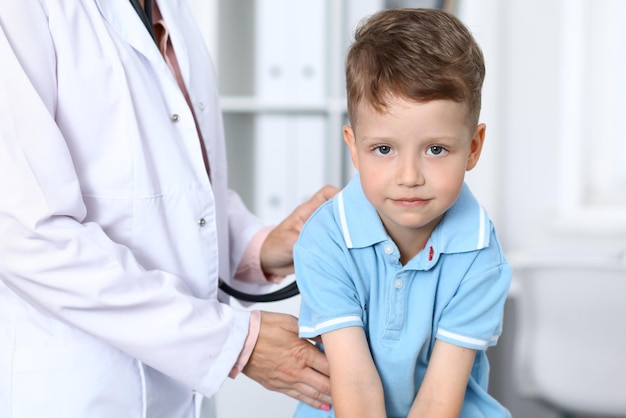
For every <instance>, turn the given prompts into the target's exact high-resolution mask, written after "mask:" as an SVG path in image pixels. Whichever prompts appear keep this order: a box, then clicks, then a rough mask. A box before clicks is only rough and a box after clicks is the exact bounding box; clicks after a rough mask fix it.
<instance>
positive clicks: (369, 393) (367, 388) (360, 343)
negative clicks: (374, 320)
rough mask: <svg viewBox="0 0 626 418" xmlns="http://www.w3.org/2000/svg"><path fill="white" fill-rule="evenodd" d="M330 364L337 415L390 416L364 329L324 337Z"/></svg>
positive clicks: (354, 328) (378, 417) (338, 417)
mask: <svg viewBox="0 0 626 418" xmlns="http://www.w3.org/2000/svg"><path fill="white" fill-rule="evenodd" d="M322 341H323V343H324V350H325V352H326V357H327V358H328V362H329V365H330V380H331V392H332V398H333V407H334V409H335V416H336V417H337V418H342V417H360V418H368V417H372V418H382V417H386V416H387V415H386V412H385V398H384V393H383V386H382V382H381V380H380V376H379V375H378V371H377V370H376V366H375V365H374V361H373V359H372V355H371V353H370V350H369V346H368V344H367V339H366V337H365V332H364V330H363V328H362V327H346V328H341V329H337V330H334V331H330V332H328V333H326V334H323V335H322Z"/></svg>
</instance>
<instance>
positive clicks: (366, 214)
mask: <svg viewBox="0 0 626 418" xmlns="http://www.w3.org/2000/svg"><path fill="white" fill-rule="evenodd" d="M484 73H485V69H484V62H483V56H482V52H481V50H480V48H479V47H478V45H477V44H476V42H475V40H474V39H473V38H472V35H471V34H470V33H469V31H468V30H467V28H466V27H465V26H464V25H463V24H462V23H461V22H460V21H459V20H458V19H457V18H455V17H454V16H452V15H450V14H448V13H445V12H443V11H439V10H429V9H390V10H384V11H381V12H379V13H377V14H375V15H373V16H372V17H371V18H370V19H369V20H368V21H367V22H365V23H364V25H362V26H361V27H360V28H359V29H358V30H357V32H356V35H355V41H354V43H353V45H352V46H351V48H350V51H349V52H348V57H347V63H346V83H347V96H348V113H349V117H350V123H351V126H346V127H344V132H343V134H344V140H345V142H346V144H347V145H348V148H349V150H350V154H351V157H352V163H353V164H354V167H355V168H356V170H357V171H358V175H356V176H355V178H354V179H353V180H352V181H351V182H350V183H349V184H348V185H347V186H346V187H345V189H344V190H342V191H341V192H340V193H339V194H338V195H337V196H336V197H335V198H334V199H333V200H332V201H330V202H327V203H326V204H324V205H323V206H322V207H320V209H319V210H318V211H317V212H316V213H315V214H314V215H313V216H312V217H311V219H310V220H309V221H308V223H307V224H306V225H305V227H304V228H303V230H302V232H301V235H300V238H299V241H298V242H297V244H296V247H295V249H294V251H295V253H294V254H295V262H296V277H297V280H298V285H299V287H300V290H301V292H302V307H301V313H300V336H301V337H304V338H313V337H317V336H321V338H322V342H323V349H324V351H325V352H326V356H327V358H328V361H329V364H330V375H331V393H332V398H333V404H334V406H333V410H332V411H330V412H325V411H322V410H314V409H313V408H310V407H309V406H307V405H304V404H300V405H299V406H298V409H297V410H296V416H297V417H305V416H306V417H332V416H337V417H359V418H363V417H376V418H380V417H386V416H389V417H407V416H408V417H437V418H443V417H459V416H460V417H468V418H469V417H471V418H474V417H490V418H491V417H510V414H509V412H508V411H507V410H506V409H505V408H504V407H503V406H501V405H500V404H499V403H498V402H497V401H496V400H495V399H493V398H492V397H491V396H490V395H489V394H488V393H487V383H488V374H489V365H488V362H487V358H486V355H485V351H486V349H487V347H489V346H492V345H494V344H495V343H496V341H497V338H498V336H499V335H500V332H501V325H502V313H503V306H504V302H505V299H506V295H507V291H508V288H509V285H510V280H511V270H510V267H509V265H508V264H507V262H506V260H505V259H504V257H503V255H502V250H501V248H500V245H499V243H498V240H497V238H496V235H495V232H494V227H493V225H492V224H491V222H490V221H489V219H488V218H487V214H486V212H485V211H484V209H482V207H481V206H480V204H479V203H478V202H477V201H476V199H475V198H474V196H473V195H472V194H471V192H470V190H469V189H468V187H467V185H465V184H464V175H465V171H468V170H471V169H472V168H474V166H475V165H476V163H477V162H478V159H479V157H480V153H481V150H482V146H483V141H484V137H485V125H484V124H478V116H479V113H480V104H481V88H482V83H483V79H484Z"/></svg>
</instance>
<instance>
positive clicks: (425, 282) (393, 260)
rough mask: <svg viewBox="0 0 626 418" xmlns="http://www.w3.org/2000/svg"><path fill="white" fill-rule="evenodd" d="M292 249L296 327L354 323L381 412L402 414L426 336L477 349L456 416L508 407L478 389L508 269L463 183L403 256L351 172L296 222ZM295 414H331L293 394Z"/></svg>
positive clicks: (483, 384) (492, 414)
mask: <svg viewBox="0 0 626 418" xmlns="http://www.w3.org/2000/svg"><path fill="white" fill-rule="evenodd" d="M294 259H295V266H296V279H297V282H298V287H299V288H300V292H301V294H302V305H301V309H300V319H299V327H300V336H301V337H304V338H311V337H316V336H319V335H321V334H324V333H326V332H328V331H332V330H335V329H339V328H344V327H350V326H358V327H363V328H364V330H365V333H366V335H367V338H368V342H369V346H370V350H371V353H372V357H373V359H374V363H375V364H376V368H377V369H378V373H379V375H380V377H381V380H382V384H383V388H384V391H385V407H386V410H387V416H388V417H390V418H393V417H402V418H405V417H406V416H407V414H408V412H409V409H410V408H411V405H412V403H413V400H414V399H415V396H416V394H417V391H418V389H419V387H420V385H421V383H422V380H423V379H424V374H425V373H426V367H427V365H428V361H429V358H430V355H431V352H432V349H433V345H434V342H435V339H436V338H438V339H441V340H444V341H447V342H449V343H451V344H456V345H459V346H463V347H467V348H471V349H474V350H477V351H476V359H475V362H474V366H473V368H472V373H471V376H470V379H469V382H468V385H467V390H466V394H465V401H464V403H463V409H462V412H461V417H464V418H476V417H489V418H496V417H498V418H499V417H510V416H511V415H510V413H509V412H508V411H507V410H506V409H505V408H504V407H503V406H501V405H500V404H499V403H498V402H497V401H496V400H495V399H493V398H492V397H491V396H490V395H489V394H488V393H487V384H488V378H489V364H488V362H487V357H486V354H485V351H486V349H487V347H489V346H492V345H495V344H496V342H497V340H498V337H499V336H500V333H501V329H502V314H503V308H504V302H505V299H506V296H507V292H508V289H509V285H510V282H511V269H510V267H509V265H508V264H507V262H506V260H505V259H504V256H503V254H502V249H501V248H500V244H499V243H498V240H497V238H496V235H495V231H494V227H493V225H492V223H491V221H490V220H489V218H488V217H487V213H486V212H485V210H484V209H483V208H482V207H481V206H480V204H479V203H478V201H477V200H476V198H475V197H474V196H473V195H472V193H471V192H470V190H469V188H468V187H467V185H464V186H463V189H462V191H461V194H460V196H459V198H458V199H457V201H456V202H455V204H454V205H453V206H452V207H451V208H450V209H449V210H448V212H446V214H445V215H444V217H443V219H442V220H441V222H440V223H439V225H438V226H437V227H436V228H435V229H434V231H433V233H432V235H431V237H430V239H429V240H428V242H427V244H426V246H425V247H424V249H423V250H422V251H421V252H420V253H419V254H417V255H416V256H415V257H414V258H413V259H411V260H410V261H409V262H408V263H407V264H406V265H404V266H403V265H402V264H401V263H400V254H399V252H398V248H397V246H396V245H395V243H394V242H393V241H392V240H391V238H390V237H389V235H388V234H387V232H386V230H385V228H384V226H383V224H382V222H381V220H380V218H379V217H378V214H377V212H376V210H375V208H374V207H373V206H372V205H371V204H370V203H369V201H368V200H367V199H366V197H365V195H364V194H363V191H362V189H361V183H360V180H359V177H358V174H357V175H356V176H355V177H354V178H353V179H352V181H351V182H350V183H349V184H348V185H347V186H346V187H345V188H344V189H343V190H342V191H341V192H340V193H339V194H337V195H336V196H335V197H334V198H333V199H332V200H330V201H328V202H326V203H325V204H324V205H322V206H321V207H320V208H319V209H318V210H317V211H316V212H315V213H314V214H313V215H312V216H311V218H310V219H309V220H308V222H307V223H306V224H305V226H304V227H303V229H302V232H301V234H300V238H299V240H298V242H297V243H296V246H295V248H294ZM295 416H296V417H299V418H301V417H333V416H334V414H333V412H332V411H331V412H324V411H321V410H317V409H314V408H311V407H308V406H307V405H304V404H300V405H299V406H298V409H297V410H296V414H295Z"/></svg>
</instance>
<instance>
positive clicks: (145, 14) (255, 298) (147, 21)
mask: <svg viewBox="0 0 626 418" xmlns="http://www.w3.org/2000/svg"><path fill="white" fill-rule="evenodd" d="M130 4H131V5H132V6H133V9H135V11H136V12H137V15H138V16H139V18H140V19H141V21H142V22H143V24H144V26H145V27H146V29H147V30H148V33H150V36H152V39H154V42H155V43H156V42H157V40H156V34H155V33H154V27H153V26H152V0H145V1H144V6H143V7H141V4H140V3H139V0H130ZM219 288H220V290H222V291H223V292H224V293H226V294H227V295H230V296H232V297H234V298H236V299H239V300H242V301H245V302H276V301H279V300H284V299H288V298H290V297H293V296H295V295H297V294H298V293H300V291H299V290H298V285H297V284H296V282H292V283H290V284H288V285H287V286H285V287H284V288H282V289H279V290H276V291H275V292H270V293H264V294H259V295H257V294H251V293H245V292H241V291H239V290H237V289H235V288H233V287H230V286H229V285H228V284H227V283H226V282H225V281H223V280H221V279H220V281H219Z"/></svg>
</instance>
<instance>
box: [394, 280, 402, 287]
mask: <svg viewBox="0 0 626 418" xmlns="http://www.w3.org/2000/svg"><path fill="white" fill-rule="evenodd" d="M402 284H403V283H402V279H396V280H395V281H394V282H393V285H394V286H395V288H396V289H402Z"/></svg>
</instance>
